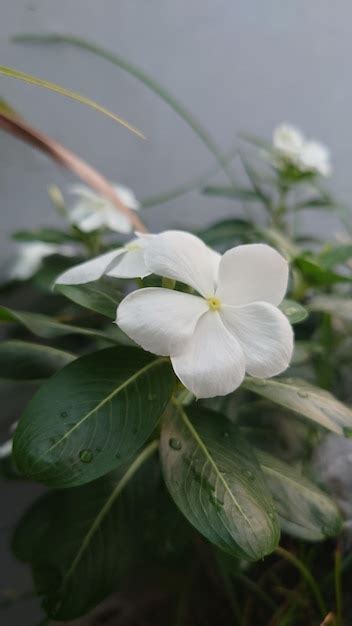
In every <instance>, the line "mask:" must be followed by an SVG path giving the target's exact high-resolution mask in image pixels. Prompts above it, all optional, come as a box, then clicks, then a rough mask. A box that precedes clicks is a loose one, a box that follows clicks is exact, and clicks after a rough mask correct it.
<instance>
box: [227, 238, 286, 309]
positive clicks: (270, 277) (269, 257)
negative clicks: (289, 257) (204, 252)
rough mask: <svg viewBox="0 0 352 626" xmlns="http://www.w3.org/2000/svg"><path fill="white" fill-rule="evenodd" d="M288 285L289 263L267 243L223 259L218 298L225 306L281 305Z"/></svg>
mask: <svg viewBox="0 0 352 626" xmlns="http://www.w3.org/2000/svg"><path fill="white" fill-rule="evenodd" d="M287 282H288V263H287V261H286V260H285V259H284V258H283V257H282V256H281V254H279V253H278V252H277V251H276V250H274V248H271V247H270V246H267V245H266V244H263V243H257V244H248V245H244V246H237V247H236V248H232V249H231V250H228V251H227V252H225V254H224V256H223V257H222V259H221V263H220V268H219V286H218V289H217V292H216V296H217V297H218V298H220V300H222V301H223V302H224V303H225V304H234V305H241V304H249V303H250V302H258V301H262V302H270V303H271V304H280V302H281V301H282V300H283V298H284V295H285V293H286V289H287Z"/></svg>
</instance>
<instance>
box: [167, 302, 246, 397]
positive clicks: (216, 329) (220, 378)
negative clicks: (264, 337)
mask: <svg viewBox="0 0 352 626" xmlns="http://www.w3.org/2000/svg"><path fill="white" fill-rule="evenodd" d="M171 363H172V366H173V368H174V370H175V373H176V375H177V376H178V377H179V379H180V380H181V382H182V383H183V384H184V385H185V387H187V389H189V390H190V391H191V392H192V393H193V394H194V395H195V396H196V398H212V397H214V396H225V395H227V394H228V393H231V392H232V391H234V390H235V389H237V387H239V386H240V384H241V383H242V381H243V378H244V375H245V359H244V354H243V350H242V348H241V346H240V344H239V342H238V341H237V339H236V338H235V337H234V336H233V335H232V334H231V333H229V332H228V330H227V329H226V328H225V326H224V324H223V322H222V320H221V317H220V315H219V314H218V313H217V312H216V311H209V310H208V312H207V313H206V314H205V315H203V316H202V317H201V318H200V320H199V322H198V324H197V326H196V329H195V332H194V334H193V336H192V338H191V339H190V341H189V342H188V344H187V345H186V346H185V348H184V350H183V351H182V352H181V353H180V354H179V355H177V356H171Z"/></svg>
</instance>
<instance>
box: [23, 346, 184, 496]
mask: <svg viewBox="0 0 352 626" xmlns="http://www.w3.org/2000/svg"><path fill="white" fill-rule="evenodd" d="M174 380H175V379H174V375H173V372H172V368H171V366H170V363H169V361H168V360H166V359H164V358H157V359H156V358H154V357H153V356H152V355H151V354H149V353H146V352H143V351H142V350H139V349H137V348H128V347H122V346H121V347H116V348H106V349H105V350H100V351H99V352H95V353H93V354H89V355H86V356H83V357H81V358H80V359H77V360H76V361H74V362H73V363H71V364H70V365H68V366H67V367H65V368H64V369H62V370H61V371H60V372H58V373H57V374H56V375H55V376H54V377H53V378H51V379H50V380H49V381H48V382H47V383H46V384H44V385H43V386H42V387H41V388H40V389H39V391H38V393H37V394H36V395H35V396H34V398H33V399H32V400H31V402H30V403H29V405H28V406H27V408H26V410H25V411H24V414H23V415H22V417H21V420H20V423H19V425H18V427H17V430H16V433H15V438H14V455H15V460H16V463H17V466H18V469H19V470H20V472H21V473H22V474H24V475H25V476H28V477H31V478H33V479H35V480H38V481H40V482H43V483H45V484H48V485H51V486H54V487H69V486H75V485H80V484H83V483H86V482H89V481H91V480H94V479H95V478H98V477H99V476H102V475H103V474H106V473H107V472H109V471H110V470H112V469H113V468H114V467H117V466H118V465H120V464H121V463H124V462H125V461H126V459H128V458H129V457H130V456H131V455H132V454H134V453H135V452H136V450H138V449H139V448H140V446H141V445H143V443H144V442H145V441H146V440H147V438H148V437H149V436H150V434H151V433H152V431H153V430H154V428H155V426H156V425H157V423H158V420H159V419H160V416H161V415H162V413H163V411H164V409H165V407H166V405H167V403H168V401H169V399H170V397H171V394H172V392H173V388H174Z"/></svg>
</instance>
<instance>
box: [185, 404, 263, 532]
mask: <svg viewBox="0 0 352 626" xmlns="http://www.w3.org/2000/svg"><path fill="white" fill-rule="evenodd" d="M177 408H178V410H179V414H180V416H181V419H182V420H183V422H184V424H185V426H186V428H188V430H189V431H190V433H191V435H192V436H193V438H194V439H195V441H196V443H197V444H198V445H199V447H200V448H201V450H202V451H203V453H204V456H205V457H206V458H207V459H208V461H209V463H210V464H211V466H212V467H213V469H214V470H215V473H216V475H217V476H218V478H219V479H220V481H221V482H222V484H223V485H224V487H225V490H226V492H227V493H229V495H230V498H231V500H232V501H233V503H234V505H235V507H236V509H237V510H238V511H239V512H240V514H241V515H242V516H243V518H244V519H245V520H246V522H247V523H248V525H249V527H250V529H251V530H252V532H254V529H253V527H252V524H251V522H250V520H249V519H248V517H247V515H246V514H245V512H244V511H243V509H242V507H241V505H240V504H239V502H237V500H236V498H235V496H234V495H233V493H232V491H231V489H230V487H229V486H228V484H227V482H226V480H225V479H224V477H223V476H222V474H221V472H220V471H219V469H218V467H217V465H216V463H215V461H214V459H213V457H212V456H211V454H210V453H209V451H208V448H207V447H206V445H205V444H204V442H203V440H202V439H201V437H200V436H199V434H198V433H197V431H196V429H195V428H194V427H193V425H192V424H191V422H190V420H189V419H188V417H187V415H186V413H185V412H184V411H183V409H182V408H181V407H180V406H179V405H177Z"/></svg>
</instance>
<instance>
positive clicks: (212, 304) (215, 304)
mask: <svg viewBox="0 0 352 626" xmlns="http://www.w3.org/2000/svg"><path fill="white" fill-rule="evenodd" d="M207 303H208V306H209V309H210V310H211V311H218V310H219V309H220V307H221V302H220V300H219V298H215V297H214V296H212V297H211V298H207Z"/></svg>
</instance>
